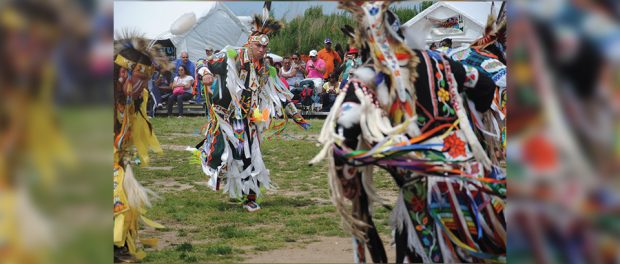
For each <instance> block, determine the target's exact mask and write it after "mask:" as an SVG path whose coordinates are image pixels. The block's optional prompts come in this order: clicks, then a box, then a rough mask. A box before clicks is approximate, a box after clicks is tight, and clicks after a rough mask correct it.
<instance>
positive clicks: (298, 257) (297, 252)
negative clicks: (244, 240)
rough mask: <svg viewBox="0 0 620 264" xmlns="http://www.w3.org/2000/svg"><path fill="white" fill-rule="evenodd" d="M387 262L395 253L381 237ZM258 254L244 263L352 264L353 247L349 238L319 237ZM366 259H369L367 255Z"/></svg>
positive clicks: (249, 257) (247, 257)
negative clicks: (311, 240) (310, 241)
mask: <svg viewBox="0 0 620 264" xmlns="http://www.w3.org/2000/svg"><path fill="white" fill-rule="evenodd" d="M382 239H383V244H384V247H385V250H386V254H387V256H388V260H391V261H394V259H395V258H396V251H395V249H394V248H393V247H391V246H390V245H389V241H390V240H389V239H386V237H382ZM291 244H292V245H291V246H289V247H287V248H283V249H277V250H273V251H268V252H262V253H259V254H253V255H246V256H244V257H245V261H244V262H245V263H352V262H353V245H352V241H351V238H346V237H321V238H319V241H318V242H312V243H309V244H307V245H304V243H303V242H295V243H291ZM366 255H367V259H368V260H369V261H372V260H371V259H370V256H369V255H368V254H366Z"/></svg>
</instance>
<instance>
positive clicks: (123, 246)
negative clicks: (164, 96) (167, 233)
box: [114, 36, 166, 262]
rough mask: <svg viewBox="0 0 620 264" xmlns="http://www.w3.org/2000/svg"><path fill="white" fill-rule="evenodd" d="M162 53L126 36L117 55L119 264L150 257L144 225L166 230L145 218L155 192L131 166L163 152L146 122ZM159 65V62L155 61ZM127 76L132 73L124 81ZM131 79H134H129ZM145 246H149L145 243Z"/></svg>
mask: <svg viewBox="0 0 620 264" xmlns="http://www.w3.org/2000/svg"><path fill="white" fill-rule="evenodd" d="M157 50H158V49H157V48H155V47H153V48H150V49H149V48H148V47H147V42H146V40H145V39H142V38H139V37H136V36H121V40H120V41H118V43H116V45H115V55H114V256H115V261H122V262H134V261H139V260H141V259H142V258H144V256H145V253H144V252H143V251H142V250H140V249H139V248H138V247H137V241H138V220H139V219H142V220H143V221H144V223H146V224H147V225H150V226H153V227H156V228H163V227H162V226H161V225H159V224H157V223H154V222H152V221H151V220H149V219H147V218H145V217H144V216H143V214H144V213H145V209H146V208H147V207H150V205H151V204H150V202H149V197H148V196H149V191H148V190H147V189H145V188H144V187H142V185H140V183H138V181H137V180H136V179H135V178H134V175H133V171H132V169H131V166H130V160H135V159H134V158H133V157H134V156H133V155H132V150H133V148H134V147H135V149H136V150H137V154H138V157H139V160H140V162H141V163H142V164H147V163H148V162H149V157H148V151H149V150H153V151H155V152H161V151H162V150H161V147H160V145H159V141H158V140H157V138H156V137H155V134H154V133H153V128H152V126H151V124H150V122H149V121H148V119H147V117H146V104H147V99H148V90H147V88H146V87H147V82H148V79H149V78H150V76H151V75H152V74H153V63H159V64H160V65H162V64H165V63H166V61H165V57H164V56H161V54H159V52H158V51H157ZM155 60H157V61H155ZM123 73H127V75H124V74H123ZM126 76H129V78H127V77H126ZM142 243H145V242H144V241H143V242H142Z"/></svg>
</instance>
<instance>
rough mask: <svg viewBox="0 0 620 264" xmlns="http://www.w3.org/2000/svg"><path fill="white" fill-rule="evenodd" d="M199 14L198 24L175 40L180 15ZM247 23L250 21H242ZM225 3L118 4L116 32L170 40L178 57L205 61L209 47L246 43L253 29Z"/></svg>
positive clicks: (115, 9)
mask: <svg viewBox="0 0 620 264" xmlns="http://www.w3.org/2000/svg"><path fill="white" fill-rule="evenodd" d="M188 12H193V13H194V14H196V18H197V19H196V24H195V25H194V26H193V27H192V28H191V29H190V30H189V31H188V32H186V33H185V34H183V35H179V36H174V35H172V34H170V27H171V25H172V24H173V23H174V21H175V20H176V19H177V18H179V17H180V16H181V15H183V14H186V13H188ZM242 19H244V20H247V18H243V17H242ZM247 25H248V22H247V21H244V22H242V21H240V19H239V18H238V17H237V16H236V15H235V14H234V13H233V12H232V11H231V10H230V9H229V8H228V7H226V6H225V5H224V4H223V3H221V2H214V1H196V2H186V1H115V2H114V29H115V31H117V32H120V30H125V29H129V30H137V31H138V32H141V33H143V34H144V35H145V37H146V38H148V39H170V40H171V41H172V43H173V44H174V45H175V47H176V52H177V57H180V53H181V52H182V51H188V53H189V59H190V60H191V61H196V60H198V59H199V58H204V57H205V55H206V54H205V48H206V47H207V46H210V47H212V48H213V49H222V48H223V47H225V46H226V45H233V46H240V45H243V43H245V41H246V40H247V36H248V35H249V32H250V29H249V28H248V26H247Z"/></svg>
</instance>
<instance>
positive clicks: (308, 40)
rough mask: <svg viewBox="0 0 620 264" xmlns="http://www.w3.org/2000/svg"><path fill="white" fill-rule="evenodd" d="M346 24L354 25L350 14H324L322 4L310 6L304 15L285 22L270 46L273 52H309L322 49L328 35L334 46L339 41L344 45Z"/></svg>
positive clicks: (283, 53)
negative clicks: (342, 29) (344, 27)
mask: <svg viewBox="0 0 620 264" xmlns="http://www.w3.org/2000/svg"><path fill="white" fill-rule="evenodd" d="M344 25H354V21H353V19H352V18H351V16H350V15H349V14H346V13H344V12H339V13H335V14H331V15H324V14H323V9H322V8H321V7H320V6H314V7H310V8H308V9H306V11H305V13H304V15H303V16H299V17H296V18H294V19H292V20H291V21H289V22H287V23H285V25H284V28H283V29H282V30H280V32H278V34H277V35H276V36H273V37H272V39H271V42H270V44H269V47H270V49H271V52H273V53H276V54H280V55H290V54H292V53H293V52H295V51H298V52H300V53H301V54H308V52H310V50H313V49H315V50H320V49H322V48H323V40H325V38H327V37H329V38H331V39H332V43H333V46H334V47H335V46H336V44H337V43H340V45H342V46H343V47H344V46H346V45H347V39H346V37H345V36H344V34H342V32H341V31H340V28H341V27H343V26H344Z"/></svg>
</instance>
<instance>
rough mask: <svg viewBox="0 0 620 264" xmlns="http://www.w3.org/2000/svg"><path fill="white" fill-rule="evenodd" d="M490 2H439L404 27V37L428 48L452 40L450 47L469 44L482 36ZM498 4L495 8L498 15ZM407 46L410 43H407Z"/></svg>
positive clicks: (498, 3) (489, 9)
mask: <svg viewBox="0 0 620 264" xmlns="http://www.w3.org/2000/svg"><path fill="white" fill-rule="evenodd" d="M491 6H492V2H466V1H458V2H455V1H441V2H436V3H435V4H433V5H432V6H430V7H428V8H427V9H425V10H424V11H422V12H420V13H419V14H418V15H416V16H415V17H413V18H412V19H410V20H409V21H407V22H406V23H404V24H403V26H402V30H403V31H404V33H405V35H406V36H408V37H409V36H411V37H420V36H424V42H425V43H426V44H427V45H428V44H430V43H433V42H438V41H441V40H442V39H445V38H450V39H452V46H453V47H458V46H461V45H462V44H470V43H472V42H473V41H474V40H476V39H478V38H480V37H481V36H482V34H483V33H484V27H485V25H486V22H487V18H488V16H489V14H490V12H491ZM500 6H501V2H497V3H496V6H495V8H494V10H493V11H494V12H495V15H497V14H498V12H499V7H500ZM408 42H409V41H408Z"/></svg>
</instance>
